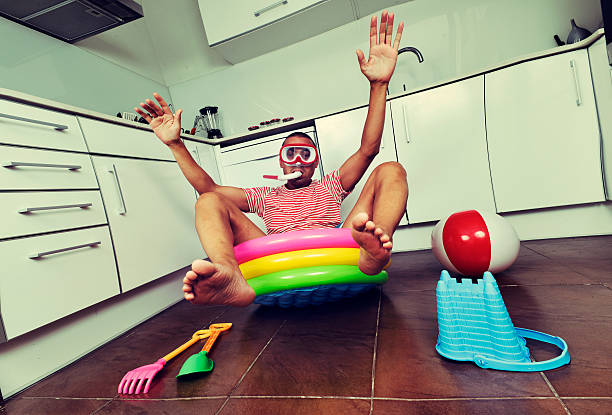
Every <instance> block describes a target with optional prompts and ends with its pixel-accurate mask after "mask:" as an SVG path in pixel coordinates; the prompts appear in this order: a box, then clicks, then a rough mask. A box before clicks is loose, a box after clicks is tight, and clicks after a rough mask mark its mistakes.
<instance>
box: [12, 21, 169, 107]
mask: <svg viewBox="0 0 612 415" xmlns="http://www.w3.org/2000/svg"><path fill="white" fill-rule="evenodd" d="M135 47H137V45H135ZM0 87H2V88H7V89H12V90H15V91H20V92H25V93H27V94H30V95H34V96H38V97H42V98H47V99H51V100H54V101H59V102H63V103H66V104H70V105H74V106H77V107H81V108H87V109H91V110H94V111H98V112H101V113H104V114H109V115H115V114H116V113H117V112H121V111H132V108H133V107H134V105H136V104H138V102H140V101H141V100H143V99H144V98H145V97H150V96H151V93H152V92H153V91H157V92H159V93H160V94H165V95H169V92H168V88H167V87H166V86H165V85H163V84H161V83H159V82H155V81H153V80H151V79H149V78H147V77H145V76H142V75H140V74H138V73H135V72H132V71H130V70H128V69H125V68H123V67H121V66H118V65H116V64H114V63H111V62H109V61H108V60H106V59H103V58H101V57H99V56H96V55H94V54H92V53H90V52H87V51H85V50H82V49H80V48H78V47H76V46H74V45H71V44H68V43H65V42H62V41H60V40H57V39H55V38H52V37H50V36H47V35H44V34H42V33H39V32H37V31H35V30H32V29H29V28H27V27H25V26H22V25H19V24H17V23H14V22H12V21H10V20H7V19H4V18H1V17H0Z"/></svg>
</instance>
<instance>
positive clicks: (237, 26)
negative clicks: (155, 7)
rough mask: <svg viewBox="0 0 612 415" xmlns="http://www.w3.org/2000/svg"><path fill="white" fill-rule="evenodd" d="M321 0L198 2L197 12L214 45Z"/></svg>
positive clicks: (209, 41)
mask: <svg viewBox="0 0 612 415" xmlns="http://www.w3.org/2000/svg"><path fill="white" fill-rule="evenodd" d="M320 2H321V1H320V0H291V1H289V0H280V1H278V0H229V1H225V2H219V1H209V0H199V1H198V5H199V7H200V13H201V14H202V21H203V22H204V28H205V29H206V37H207V38H208V43H209V44H210V45H214V44H216V43H219V42H222V41H224V40H226V39H229V38H232V37H234V36H238V35H241V34H243V33H246V32H250V31H252V30H255V29H257V28H259V27H261V26H265V25H266V24H270V23H272V22H274V21H276V20H279V19H282V18H285V17H287V16H290V15H292V14H294V13H297V12H299V11H300V10H302V9H305V8H307V7H310V6H313V5H315V4H316V3H320Z"/></svg>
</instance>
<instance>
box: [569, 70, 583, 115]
mask: <svg viewBox="0 0 612 415" xmlns="http://www.w3.org/2000/svg"><path fill="white" fill-rule="evenodd" d="M570 68H572V74H573V75H574V86H575V87H576V106H578V107H579V106H581V105H582V93H581V92H580V82H579V81H578V73H577V72H576V61H575V60H574V59H572V60H571V61H570Z"/></svg>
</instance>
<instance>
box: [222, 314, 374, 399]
mask: <svg viewBox="0 0 612 415" xmlns="http://www.w3.org/2000/svg"><path fill="white" fill-rule="evenodd" d="M334 321H335V320H334V317H333V315H328V316H325V315H316V313H313V319H312V321H311V322H309V324H308V325H303V322H302V321H299V320H296V321H292V320H289V319H288V320H287V323H286V324H285V326H283V328H282V329H281V330H280V331H279V333H278V334H277V335H276V337H275V338H274V339H273V340H272V342H270V344H269V346H268V347H267V348H266V350H265V351H264V352H263V353H262V355H261V356H260V357H259V359H258V360H257V362H256V363H255V365H254V366H253V368H252V369H251V370H250V371H249V373H248V374H247V375H246V377H245V378H244V380H243V382H242V383H241V384H240V386H239V387H238V388H237V389H236V391H235V392H234V394H233V395H255V396H261V395H282V396H357V397H359V396H361V397H363V396H365V397H369V396H370V395H371V387H372V386H371V385H372V356H373V348H374V336H375V323H376V316H375V315H374V316H373V318H371V319H370V321H371V322H370V324H366V323H367V320H366V321H363V330H362V331H358V330H354V331H352V332H349V331H347V330H345V329H342V327H340V328H341V329H340V330H334V329H333V328H332V327H331V326H330V325H329V322H334ZM317 326H320V327H324V329H317ZM325 327H327V328H325Z"/></svg>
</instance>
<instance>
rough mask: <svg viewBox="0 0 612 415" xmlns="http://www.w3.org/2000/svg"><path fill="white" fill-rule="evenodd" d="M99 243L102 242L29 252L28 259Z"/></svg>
mask: <svg viewBox="0 0 612 415" xmlns="http://www.w3.org/2000/svg"><path fill="white" fill-rule="evenodd" d="M100 244H102V241H96V242H90V243H88V244H82V245H75V246H69V247H68V248H60V249H54V250H52V251H46V252H35V253H33V254H30V256H29V257H28V258H30V259H40V258H42V257H44V256H47V255H53V254H59V253H60V252H66V251H73V250H75V249H79V248H85V247H88V246H89V247H91V248H93V247H94V246H98V245H100Z"/></svg>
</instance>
